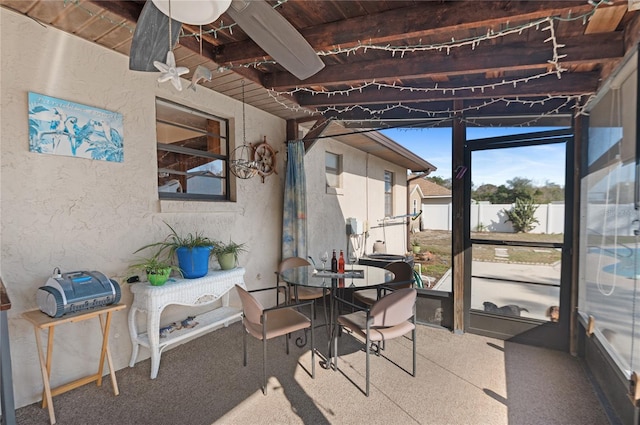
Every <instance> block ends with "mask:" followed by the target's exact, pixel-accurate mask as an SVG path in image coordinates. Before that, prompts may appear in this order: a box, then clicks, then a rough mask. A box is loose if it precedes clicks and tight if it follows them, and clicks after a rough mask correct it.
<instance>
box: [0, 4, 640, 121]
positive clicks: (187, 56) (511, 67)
mask: <svg viewBox="0 0 640 425" xmlns="http://www.w3.org/2000/svg"><path fill="white" fill-rule="evenodd" d="M269 3H270V4H272V5H273V6H274V7H275V8H276V10H277V11H278V12H279V13H280V14H282V16H284V17H285V18H286V19H287V20H288V21H289V22H291V23H292V24H293V25H294V26H295V27H296V28H297V29H298V30H299V31H300V33H301V34H302V35H303V36H304V37H305V38H306V40H307V41H308V42H309V43H310V44H311V45H312V46H313V48H314V49H315V50H316V52H318V54H319V55H320V57H321V59H322V60H323V62H324V63H325V68H324V69H323V70H321V71H320V72H319V73H317V74H316V75H314V76H312V77H310V78H308V79H306V80H304V81H300V80H298V79H297V78H296V77H294V76H293V75H291V74H290V73H288V72H287V71H285V70H284V69H283V68H282V67H280V66H279V65H278V64H274V63H272V61H270V60H269V59H270V58H269V56H268V55H267V54H266V53H265V52H264V51H262V50H261V49H260V48H259V47H258V46H257V45H256V44H255V43H254V42H253V41H252V40H251V39H250V38H248V37H247V35H246V34H245V33H244V32H243V31H242V29H241V28H240V27H239V26H237V25H233V20H232V19H231V18H230V17H229V16H228V15H227V14H223V15H222V16H221V17H220V18H219V19H218V20H217V21H216V22H214V23H212V24H210V25H205V26H203V27H202V28H200V27H197V26H190V25H183V26H182V33H181V36H180V38H179V41H178V45H177V46H176V48H175V50H174V52H175V55H176V59H177V64H178V66H186V67H188V68H189V69H190V74H188V75H185V76H184V77H185V78H187V79H189V78H191V75H192V74H191V73H192V72H193V71H194V70H195V68H196V67H197V66H198V65H204V66H207V67H208V68H209V69H211V70H212V71H213V78H212V80H211V81H210V82H206V81H204V82H202V83H201V86H199V87H198V89H199V90H200V89H202V87H206V88H208V89H211V90H215V91H218V92H220V93H223V94H225V95H228V96H231V97H234V98H236V99H240V98H241V92H242V89H241V86H242V81H245V82H246V87H245V101H246V102H247V103H249V104H252V105H254V106H256V107H258V108H261V109H263V110H265V111H268V112H270V113H273V114H275V115H277V116H280V117H282V118H284V119H287V120H297V121H298V122H303V121H311V120H317V119H322V118H330V119H335V120H346V121H348V122H350V123H351V125H353V126H367V125H371V123H372V122H374V123H375V124H373V125H376V126H381V125H384V123H386V124H387V125H397V124H398V122H414V121H415V120H429V121H430V122H439V121H442V122H446V121H447V120H450V119H451V117H452V116H453V115H454V114H456V113H458V114H463V115H464V116H465V117H467V118H468V120H469V121H468V122H469V123H471V124H473V123H474V122H475V121H474V120H475V119H477V118H478V117H490V116H502V117H522V118H519V119H520V120H521V121H522V122H536V121H537V120H540V119H543V118H548V117H552V116H555V115H557V114H568V115H571V114H575V113H576V112H577V111H579V110H580V108H581V107H582V106H583V105H584V104H585V103H586V102H587V101H588V99H589V97H590V96H591V95H592V94H594V93H595V92H596V91H597V89H598V87H599V86H600V85H601V84H602V82H603V81H604V80H605V79H606V78H607V77H608V76H609V74H610V73H611V72H612V71H613V70H614V69H615V67H616V65H617V64H618V63H619V62H620V61H621V60H622V58H623V57H624V56H625V54H627V53H628V52H630V51H632V50H633V49H636V48H637V43H638V41H639V40H640V12H639V11H637V10H629V7H628V5H629V4H631V2H628V1H627V0H613V1H606V2H605V1H602V0H590V1H587V0H578V1H572V0H562V1H558V0H549V1H442V0H439V1H391V0H387V1H373V0H372V1H369V0H353V1H336V0H333V1H309V0H288V1H284V2H283V1H280V2H275V1H270V2H269ZM0 5H2V6H3V7H5V8H8V9H11V10H14V11H17V12H19V13H23V14H25V15H27V16H30V17H31V18H33V19H36V20H38V21H40V22H42V23H44V24H45V25H51V26H53V27H56V28H59V29H61V30H63V31H66V32H69V33H72V34H75V35H77V36H78V37H82V38H84V39H87V40H89V41H91V42H94V43H98V44H100V45H103V46H105V47H107V48H110V49H113V50H115V51H118V52H120V53H123V54H125V55H128V54H129V49H130V46H131V42H132V38H133V30H134V28H135V25H136V21H137V19H138V17H139V15H140V12H141V10H142V7H143V5H144V1H117V0H113V1H97V0H66V1H64V0H46V1H45V0H0ZM200 34H202V37H201V40H202V41H201V42H200V38H199V37H196V35H200ZM454 100H455V101H457V102H456V104H455V105H456V106H455V107H454ZM398 120H400V121H398Z"/></svg>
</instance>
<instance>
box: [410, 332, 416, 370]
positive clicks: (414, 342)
mask: <svg viewBox="0 0 640 425" xmlns="http://www.w3.org/2000/svg"><path fill="white" fill-rule="evenodd" d="M412 338H413V373H412V374H411V376H413V377H415V376H416V328H415V327H414V328H413V332H412Z"/></svg>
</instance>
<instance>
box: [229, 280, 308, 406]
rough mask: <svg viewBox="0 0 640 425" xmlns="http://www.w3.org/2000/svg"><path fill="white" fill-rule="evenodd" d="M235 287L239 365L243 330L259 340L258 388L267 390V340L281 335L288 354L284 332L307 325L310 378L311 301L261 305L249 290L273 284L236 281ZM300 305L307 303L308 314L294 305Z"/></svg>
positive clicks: (245, 363)
mask: <svg viewBox="0 0 640 425" xmlns="http://www.w3.org/2000/svg"><path fill="white" fill-rule="evenodd" d="M236 289H237V290H238V294H239V295H240V301H241V302H242V324H243V325H244V331H243V333H242V349H243V356H244V357H243V366H246V365H247V334H251V335H252V336H254V337H255V338H257V339H260V340H262V352H263V359H262V361H263V363H262V392H263V393H264V394H265V395H266V394H267V340H269V339H272V338H276V337H279V336H285V341H286V347H287V354H289V338H288V337H287V335H288V334H290V333H292V332H295V331H298V330H303V329H305V330H306V329H311V377H312V378H314V377H315V350H314V346H313V301H306V302H299V303H296V304H287V305H281V306H276V307H271V308H264V307H263V306H262V304H261V303H260V301H258V300H257V299H256V298H255V297H254V296H253V295H251V294H250V292H258V291H264V290H269V289H276V288H275V287H272V288H261V289H256V290H253V291H247V290H245V289H244V288H242V287H241V286H239V285H236ZM304 305H310V306H311V317H310V318H308V317H307V316H305V315H304V314H302V313H300V312H299V311H298V310H296V309H295V308H294V307H301V306H304Z"/></svg>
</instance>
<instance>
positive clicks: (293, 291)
mask: <svg viewBox="0 0 640 425" xmlns="http://www.w3.org/2000/svg"><path fill="white" fill-rule="evenodd" d="M310 265H311V263H310V262H308V261H307V260H305V259H304V258H301V257H289V258H285V259H284V260H282V261H281V262H280V264H279V265H278V271H277V272H276V286H277V287H278V295H277V297H278V298H277V300H276V301H277V302H276V305H280V297H279V293H280V292H284V293H285V299H286V300H287V302H291V301H293V302H297V301H301V300H303V301H308V300H317V299H320V298H322V299H323V300H324V298H325V296H326V295H327V294H329V290H328V289H325V288H309V287H304V286H297V287H296V288H291V287H289V286H280V273H282V272H283V271H285V270H289V269H293V268H295V267H304V266H310ZM323 307H324V310H325V319H326V310H327V308H326V305H324V304H323ZM314 314H315V312H314ZM315 318H316V317H315V316H314V319H315Z"/></svg>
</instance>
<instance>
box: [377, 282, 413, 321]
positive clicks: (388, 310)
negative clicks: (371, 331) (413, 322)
mask: <svg viewBox="0 0 640 425" xmlns="http://www.w3.org/2000/svg"><path fill="white" fill-rule="evenodd" d="M417 295H418V291H416V289H415V288H402V289H398V290H397V291H393V292H390V293H389V294H387V295H385V296H384V297H382V298H380V299H379V300H378V301H376V302H375V303H374V304H373V306H371V311H370V317H371V326H372V327H374V326H395V325H398V324H400V323H402V322H404V321H406V320H409V319H410V318H411V317H412V316H413V314H414V313H413V310H414V308H413V307H414V305H415V303H416V297H417Z"/></svg>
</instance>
